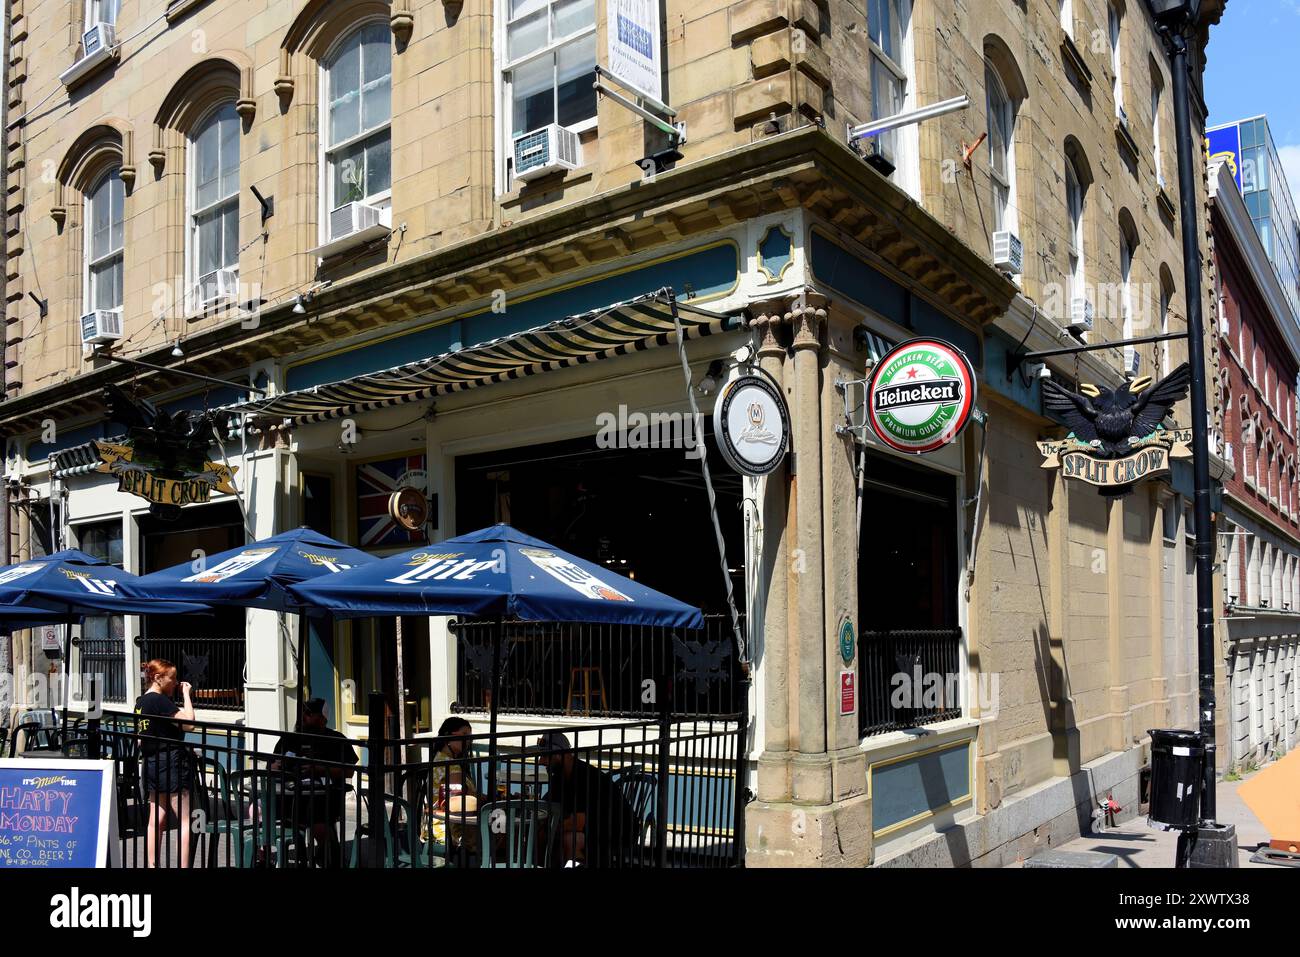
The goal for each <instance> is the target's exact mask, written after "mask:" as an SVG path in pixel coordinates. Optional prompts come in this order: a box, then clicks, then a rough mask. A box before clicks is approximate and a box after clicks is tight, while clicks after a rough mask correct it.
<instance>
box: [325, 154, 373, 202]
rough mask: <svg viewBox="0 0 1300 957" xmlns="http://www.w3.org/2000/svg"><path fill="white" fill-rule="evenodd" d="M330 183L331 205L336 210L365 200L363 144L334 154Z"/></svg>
mask: <svg viewBox="0 0 1300 957" xmlns="http://www.w3.org/2000/svg"><path fill="white" fill-rule="evenodd" d="M330 165H331V167H332V169H331V174H330V175H331V182H332V183H333V189H334V192H333V196H332V205H333V207H335V208H337V207H339V206H342V205H343V204H344V203H351V202H354V201H355V200H359V199H363V198H365V183H366V175H365V174H366V160H365V144H364V143H354V144H353V145H352V146H349V147H348V148H347V149H345V150H340V151H339V152H338V153H335V154H334V156H333V157H332V159H331V164H330Z"/></svg>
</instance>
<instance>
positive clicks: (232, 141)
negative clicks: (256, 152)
mask: <svg viewBox="0 0 1300 957" xmlns="http://www.w3.org/2000/svg"><path fill="white" fill-rule="evenodd" d="M219 115H220V116H221V196H222V197H223V198H224V197H226V196H233V195H234V194H235V193H238V192H239V114H237V113H236V112H235V105H234V104H233V103H229V104H227V105H226V106H224V107H222V108H221V113H220V114H219Z"/></svg>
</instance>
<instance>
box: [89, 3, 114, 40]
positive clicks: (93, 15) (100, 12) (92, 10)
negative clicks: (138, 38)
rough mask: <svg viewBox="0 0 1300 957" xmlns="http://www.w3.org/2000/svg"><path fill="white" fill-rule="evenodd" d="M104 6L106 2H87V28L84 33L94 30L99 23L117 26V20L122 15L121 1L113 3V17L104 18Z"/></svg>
mask: <svg viewBox="0 0 1300 957" xmlns="http://www.w3.org/2000/svg"><path fill="white" fill-rule="evenodd" d="M104 5H105V0H86V17H85V24H86V26H85V30H84V31H83V32H88V31H90V30H92V29H94V27H95V25H96V24H99V23H107V24H111V25H112V26H117V18H118V17H120V16H121V15H122V2H121V0H115V2H112V3H111V6H112V7H113V15H112V16H111V17H105V16H104Z"/></svg>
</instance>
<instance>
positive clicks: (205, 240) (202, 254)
mask: <svg viewBox="0 0 1300 957" xmlns="http://www.w3.org/2000/svg"><path fill="white" fill-rule="evenodd" d="M194 234H195V242H196V243H197V250H196V251H197V256H198V258H197V260H196V263H197V269H198V273H199V278H200V279H202V278H203V277H204V276H206V275H207V274H208V273H210V272H214V271H216V270H217V269H218V268H220V266H221V213H220V211H214V212H210V213H204V214H203V215H202V216H200V217H199V218H198V221H197V222H196V224H195V229H194Z"/></svg>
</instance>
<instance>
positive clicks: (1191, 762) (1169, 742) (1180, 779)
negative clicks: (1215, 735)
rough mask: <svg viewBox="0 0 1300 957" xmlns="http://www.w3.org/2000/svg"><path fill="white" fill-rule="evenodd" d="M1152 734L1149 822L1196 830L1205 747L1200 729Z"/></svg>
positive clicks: (1162, 827)
mask: <svg viewBox="0 0 1300 957" xmlns="http://www.w3.org/2000/svg"><path fill="white" fill-rule="evenodd" d="M1147 734H1149V735H1151V809H1150V811H1148V812H1147V823H1148V824H1150V825H1151V826H1152V827H1156V828H1159V829H1160V830H1162V831H1190V830H1195V829H1196V827H1197V826H1198V825H1199V824H1200V822H1201V821H1200V819H1201V787H1202V783H1203V781H1204V771H1205V747H1204V745H1202V744H1201V735H1200V732H1198V731H1148V732H1147Z"/></svg>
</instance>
